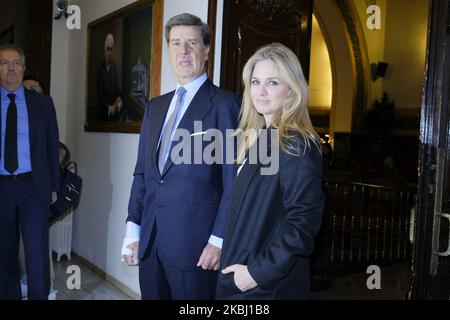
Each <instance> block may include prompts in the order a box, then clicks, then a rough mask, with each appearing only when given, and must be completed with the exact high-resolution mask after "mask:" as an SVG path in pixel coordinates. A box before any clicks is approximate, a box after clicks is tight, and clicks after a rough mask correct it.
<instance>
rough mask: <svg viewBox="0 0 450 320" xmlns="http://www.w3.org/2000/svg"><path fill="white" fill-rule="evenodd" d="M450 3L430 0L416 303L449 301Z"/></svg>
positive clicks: (411, 295) (414, 270)
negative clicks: (418, 300) (439, 300)
mask: <svg viewBox="0 0 450 320" xmlns="http://www.w3.org/2000/svg"><path fill="white" fill-rule="evenodd" d="M449 46H450V1H449V0H431V1H430V23H429V31H428V49H427V62H426V75H425V84H424V91H423V92H424V96H423V105H422V110H421V125H420V150H419V185H418V188H419V190H418V199H417V214H416V218H415V220H416V223H415V226H416V229H415V245H414V256H413V266H412V282H411V289H410V291H409V292H408V297H409V298H411V299H446V300H447V299H449V298H450V239H449V228H450V152H449V150H450V81H449V80H450V73H449V70H450V51H449Z"/></svg>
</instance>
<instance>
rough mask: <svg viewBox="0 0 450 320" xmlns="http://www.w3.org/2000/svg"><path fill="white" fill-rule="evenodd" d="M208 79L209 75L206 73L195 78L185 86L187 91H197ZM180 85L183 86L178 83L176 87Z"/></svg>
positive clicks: (190, 92)
mask: <svg viewBox="0 0 450 320" xmlns="http://www.w3.org/2000/svg"><path fill="white" fill-rule="evenodd" d="M207 79H208V76H207V75H206V73H204V74H202V75H201V76H199V77H197V78H195V79H194V80H192V81H190V82H188V83H186V84H185V85H184V86H183V87H184V88H185V89H186V93H189V94H192V93H196V92H197V91H198V89H200V87H201V86H202V85H203V83H204V82H205V81H206V80H207ZM179 87H181V85H180V84H179V83H177V88H176V89H178V88H179Z"/></svg>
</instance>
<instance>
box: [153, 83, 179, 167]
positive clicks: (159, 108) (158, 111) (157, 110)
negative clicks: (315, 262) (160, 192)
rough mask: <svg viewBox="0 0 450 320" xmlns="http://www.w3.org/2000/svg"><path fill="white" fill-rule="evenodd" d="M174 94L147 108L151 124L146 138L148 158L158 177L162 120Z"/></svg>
mask: <svg viewBox="0 0 450 320" xmlns="http://www.w3.org/2000/svg"><path fill="white" fill-rule="evenodd" d="M174 94H175V91H173V92H171V93H170V94H167V95H166V96H164V97H163V99H162V101H161V102H160V103H159V104H155V105H153V106H151V107H150V106H148V107H147V108H151V110H150V114H149V119H150V122H151V123H149V124H148V126H149V133H148V137H149V138H150V142H149V148H150V149H149V150H150V153H151V154H150V156H151V157H152V161H151V162H152V166H153V170H154V171H155V172H156V173H157V175H158V176H159V175H160V173H159V169H158V140H159V136H160V134H161V130H162V127H163V124H164V119H165V118H166V114H167V110H168V109H169V105H170V101H171V100H172V97H173V95H174Z"/></svg>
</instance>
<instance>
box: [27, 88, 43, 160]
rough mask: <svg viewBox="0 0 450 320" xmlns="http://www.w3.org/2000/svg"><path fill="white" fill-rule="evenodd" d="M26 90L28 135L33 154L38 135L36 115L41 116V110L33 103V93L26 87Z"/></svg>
mask: <svg viewBox="0 0 450 320" xmlns="http://www.w3.org/2000/svg"><path fill="white" fill-rule="evenodd" d="M24 92H25V103H26V105H27V111H28V131H29V132H28V135H29V139H30V153H31V154H33V152H32V150H31V148H32V147H33V141H34V138H35V136H36V133H35V127H36V123H35V121H36V117H38V116H39V110H38V109H37V106H34V105H33V102H34V99H33V96H32V94H31V93H30V92H29V91H28V90H27V89H25V88H24Z"/></svg>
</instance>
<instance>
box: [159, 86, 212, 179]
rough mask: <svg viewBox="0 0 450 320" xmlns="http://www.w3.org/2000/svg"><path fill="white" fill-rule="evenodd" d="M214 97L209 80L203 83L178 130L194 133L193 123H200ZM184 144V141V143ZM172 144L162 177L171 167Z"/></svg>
mask: <svg viewBox="0 0 450 320" xmlns="http://www.w3.org/2000/svg"><path fill="white" fill-rule="evenodd" d="M213 95H214V87H213V85H212V84H211V82H210V81H209V80H206V81H205V83H203V85H202V86H201V87H200V89H198V91H197V93H196V94H195V96H194V99H192V102H191V103H190V104H189V107H188V108H187V110H186V112H185V113H184V115H183V118H181V121H180V123H179V125H178V127H177V129H178V128H180V129H185V130H187V131H189V132H190V133H193V132H194V129H196V128H194V121H201V120H203V118H204V117H205V116H206V114H207V113H208V112H209V110H210V109H211V107H212V103H211V98H212V97H213ZM184 143H186V141H184ZM173 146H174V145H173V144H172V145H171V146H170V149H169V157H168V158H167V161H166V164H165V165H164V170H163V173H162V176H164V175H165V174H166V173H167V171H168V170H169V169H170V168H171V167H172V165H173V161H172V159H171V157H170V154H171V152H172V148H173Z"/></svg>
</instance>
